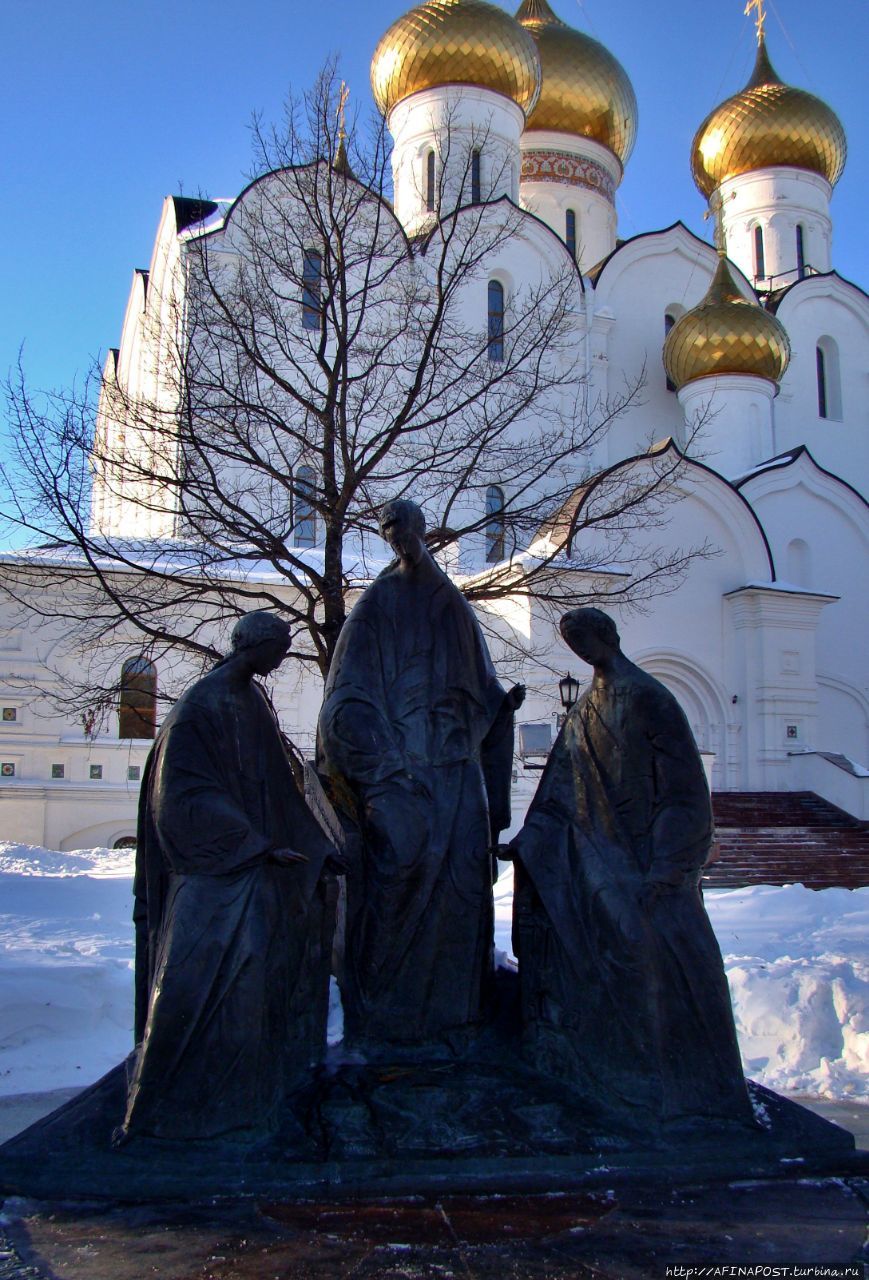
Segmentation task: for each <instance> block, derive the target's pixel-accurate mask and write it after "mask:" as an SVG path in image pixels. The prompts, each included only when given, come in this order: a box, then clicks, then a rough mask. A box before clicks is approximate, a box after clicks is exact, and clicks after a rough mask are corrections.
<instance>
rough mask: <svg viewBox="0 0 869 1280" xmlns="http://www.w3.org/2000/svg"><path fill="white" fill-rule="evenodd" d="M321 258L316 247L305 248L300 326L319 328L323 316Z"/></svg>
mask: <svg viewBox="0 0 869 1280" xmlns="http://www.w3.org/2000/svg"><path fill="white" fill-rule="evenodd" d="M322 275H323V259H322V257H321V256H320V254H319V253H318V252H317V250H316V249H306V250H305V257H304V260H303V262H302V327H303V328H305V329H319V327H320V321H321V319H322V316H323V301H322V298H321V296H320V292H321V285H322Z"/></svg>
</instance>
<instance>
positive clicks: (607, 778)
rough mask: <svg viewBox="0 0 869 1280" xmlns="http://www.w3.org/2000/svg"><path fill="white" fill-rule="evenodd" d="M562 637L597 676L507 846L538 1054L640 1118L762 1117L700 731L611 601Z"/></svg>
mask: <svg viewBox="0 0 869 1280" xmlns="http://www.w3.org/2000/svg"><path fill="white" fill-rule="evenodd" d="M561 633H562V635H563V637H564V639H565V641H566V643H567V644H568V645H569V646H570V648H571V649H573V651H574V652H575V653H576V654H578V655H579V657H581V658H582V659H583V660H584V661H585V662H588V663H590V664H591V666H593V668H594V678H593V680H592V682H591V685H590V687H589V688H588V689H587V691H586V692H585V693H584V694H583V695H582V697H581V698H580V699H579V701H578V702H577V703H576V704H575V706H574V707H573V708H572V709H571V710H570V712H569V713H568V715H567V718H566V721H565V724H564V726H563V728H562V730H561V733H560V734H559V736H558V739H557V741H556V743H555V745H554V747H553V749H552V752H551V755H550V757H549V760H548V762H547V765H546V769H545V771H544V773H543V775H542V777H541V780H540V785H539V788H538V791H537V794H536V796H535V798H534V800H533V802H532V804H531V807H530V809H529V812H528V817H527V819H526V822H525V825H524V827H523V828H522V831H521V832H520V834H519V835H518V836H516V838H515V839H514V840H513V841H512V844H511V846H510V851H511V852H512V855H513V856H514V857H515V859H516V894H515V899H514V946H515V950H516V953H517V956H518V960H519V973H520V980H521V986H522V1010H523V1037H524V1047H525V1053H526V1057H527V1060H528V1062H529V1063H530V1064H531V1065H532V1066H534V1067H536V1068H538V1069H539V1070H542V1071H545V1072H547V1073H549V1074H553V1075H556V1076H560V1077H562V1078H563V1079H565V1080H568V1081H570V1082H571V1084H572V1085H573V1086H575V1087H576V1089H577V1091H578V1093H579V1095H580V1096H581V1097H585V1098H588V1099H589V1100H592V1101H594V1102H595V1103H597V1104H599V1105H600V1106H601V1107H602V1108H603V1110H604V1112H606V1111H609V1112H612V1113H617V1114H618V1115H619V1116H620V1117H622V1118H624V1119H630V1118H631V1117H633V1118H634V1119H636V1120H637V1122H638V1123H640V1124H646V1123H648V1122H649V1121H655V1122H657V1121H670V1120H681V1119H691V1118H695V1117H715V1118H725V1119H736V1120H748V1119H749V1118H750V1108H749V1102H748V1095H747V1092H746V1087H745V1082H744V1079H743V1074H742V1068H741V1065H740V1057H739V1049H738V1046H737V1041H736V1033H735V1030H734V1024H733V1014H732V1012H731V1006H730V997H729V992H728V987H727V980H726V977H725V975H724V968H723V965H722V961H721V954H720V952H719V949H718V944H717V942H716V939H715V935H714V934H713V932H712V926H711V925H710V923H709V919H708V917H707V915H706V911H705V910H704V907H703V902H702V898H701V895H700V889H699V881H700V874H701V870H702V868H703V865H704V863H705V861H706V858H707V856H708V853H709V848H710V843H711V839H712V814H711V805H710V798H709V790H708V787H707V784H706V779H705V776H704V773H703V766H702V762H701V760H700V756H699V753H698V751H697V747H696V745H695V743H694V739H693V736H692V734H691V730H690V728H689V726H688V723H687V721H686V719H685V716H684V714H683V713H682V710H681V708H680V707H679V705H678V703H677V702H676V700H675V698H674V697H673V695H672V694H671V693H670V692H669V691H668V690H667V689H665V688H664V686H663V685H662V684H660V683H659V681H657V680H655V679H654V678H653V677H652V676H650V675H648V674H647V673H646V672H644V671H642V670H640V668H639V667H637V666H635V665H634V663H632V662H630V661H629V660H628V659H627V658H626V657H625V656H624V654H623V653H622V651H621V648H620V646H619V636H618V632H617V630H616V627H615V624H614V623H613V622H612V620H611V619H610V618H609V617H608V616H607V615H606V614H604V613H602V612H601V611H600V610H599V609H576V610H573V611H572V612H570V613H567V614H565V616H564V618H563V619H562V623H561Z"/></svg>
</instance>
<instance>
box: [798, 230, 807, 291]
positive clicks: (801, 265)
mask: <svg viewBox="0 0 869 1280" xmlns="http://www.w3.org/2000/svg"><path fill="white" fill-rule="evenodd" d="M805 274H806V243H805V238H804V235H803V229H802V227H801V226H800V224H799V223H797V278H798V279H799V280H802V279H803V278H804V277H805Z"/></svg>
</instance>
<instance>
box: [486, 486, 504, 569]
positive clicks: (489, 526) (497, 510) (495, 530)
mask: <svg viewBox="0 0 869 1280" xmlns="http://www.w3.org/2000/svg"><path fill="white" fill-rule="evenodd" d="M503 559H504V490H503V489H502V488H500V486H499V485H497V484H490V485H489V487H488V489H487V490H486V560H487V562H488V563H489V564H496V563H497V562H498V561H499V560H503Z"/></svg>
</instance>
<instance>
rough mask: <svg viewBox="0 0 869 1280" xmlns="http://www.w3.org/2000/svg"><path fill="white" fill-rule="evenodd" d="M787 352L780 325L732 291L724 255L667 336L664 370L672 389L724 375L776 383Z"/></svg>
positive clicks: (754, 304) (730, 276)
mask: <svg viewBox="0 0 869 1280" xmlns="http://www.w3.org/2000/svg"><path fill="white" fill-rule="evenodd" d="M790 354H791V347H790V342H789V341H788V335H787V334H786V333H785V330H784V328H783V327H782V325H781V323H780V322H779V321H778V320H777V319H776V318H775V316H773V315H770V313H769V312H768V311H764V310H763V308H762V307H760V306H759V305H758V304H757V303H756V302H750V301H748V299H746V298H744V297H743V296H742V294H741V293H740V292H739V290H738V288H737V287H736V282H735V281H734V279H733V276H732V275H731V273H730V268H729V266H728V265H727V259H726V258H725V257H724V256H723V255H722V257H721V258H720V259H719V262H718V270H717V271H716V272H715V275H714V276H713V278H712V284H711V285H710V286H709V290H708V292H707V294H706V296H705V298H704V299H703V301H702V302H701V303H700V304H699V306H696V307H693V308H692V310H691V311H686V313H685V315H684V316H681V317H680V318H679V319H678V320H677V321H676V323H675V324H674V325H673V328H672V329H671V330H670V332H669V333H668V334H667V338H666V341H665V342H664V351H663V357H664V368H665V369H666V371H667V377H668V378H669V379H670V381H671V382H673V383H674V384H675V385H676V387H677V388H678V387H683V386H684V385H685V383H686V382H694V381H695V380H696V379H697V378H708V377H711V376H712V375H717V374H723V373H744V374H752V375H753V376H754V377H755V378H766V379H767V380H768V381H769V382H780V381H781V379H782V377H783V375H784V371H785V369H786V368H787V367H788V361H789V360H790Z"/></svg>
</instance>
